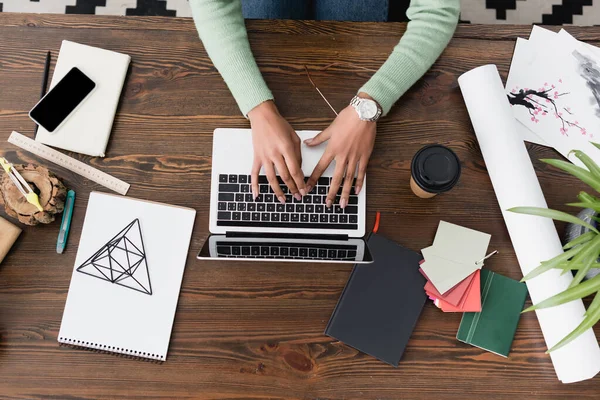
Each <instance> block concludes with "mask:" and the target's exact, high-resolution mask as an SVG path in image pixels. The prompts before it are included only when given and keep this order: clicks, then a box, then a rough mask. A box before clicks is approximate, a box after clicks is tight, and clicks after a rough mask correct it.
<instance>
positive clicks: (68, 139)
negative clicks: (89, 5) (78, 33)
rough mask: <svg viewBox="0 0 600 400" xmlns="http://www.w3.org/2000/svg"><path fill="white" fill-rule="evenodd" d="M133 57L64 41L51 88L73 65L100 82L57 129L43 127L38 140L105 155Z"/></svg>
mask: <svg viewBox="0 0 600 400" xmlns="http://www.w3.org/2000/svg"><path fill="white" fill-rule="evenodd" d="M130 61H131V57H129V56H128V55H126V54H121V53H116V52H114V51H109V50H104V49H99V48H97V47H91V46H86V45H83V44H79V43H75V42H70V41H68V40H63V42H62V45H61V47H60V53H59V55H58V60H57V61H56V67H55V68H54V74H53V75H52V82H51V83H50V89H51V88H53V87H54V85H56V84H57V83H58V82H59V81H60V80H61V79H62V78H63V77H64V76H65V75H66V74H67V72H69V71H70V70H71V69H72V68H73V67H77V68H79V69H80V70H81V71H82V72H83V73H84V74H86V75H87V76H88V77H90V79H92V80H93V81H94V82H95V83H96V87H95V88H94V91H93V92H92V93H91V94H90V95H89V96H88V97H87V98H86V99H85V100H83V102H82V103H81V105H80V106H79V107H78V108H77V109H76V110H75V111H74V112H73V113H72V114H71V115H69V117H68V118H67V119H66V121H65V122H64V123H63V124H62V125H61V126H60V127H59V128H58V129H57V130H56V131H54V132H48V131H47V130H45V129H44V128H42V127H41V126H40V127H39V129H38V133H37V136H36V140H37V141H38V142H42V143H45V144H47V145H49V146H53V147H58V148H60V149H64V150H70V151H74V152H76V153H81V154H87V155H90V156H97V157H104V153H105V151H106V146H107V144H108V138H109V137H110V132H111V129H112V125H113V120H114V119H115V113H116V112H117V106H118V104H119V98H120V96H121V90H122V89H123V83H124V82H125V76H126V75H127V68H129V62H130Z"/></svg>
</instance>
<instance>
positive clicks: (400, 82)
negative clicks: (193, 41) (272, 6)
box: [190, 0, 460, 115]
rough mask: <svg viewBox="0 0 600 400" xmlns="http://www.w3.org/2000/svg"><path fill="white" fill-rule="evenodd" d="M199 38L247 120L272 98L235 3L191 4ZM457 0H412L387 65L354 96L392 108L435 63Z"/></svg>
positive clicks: (209, 0) (194, 0) (195, 0)
mask: <svg viewBox="0 0 600 400" xmlns="http://www.w3.org/2000/svg"><path fill="white" fill-rule="evenodd" d="M190 6H191V8H192V13H193V16H194V22H195V23H196V28H197V29H198V33H199V34H200V39H202V42H203V43H204V47H205V48H206V51H207V52H208V55H209V56H210V58H211V59H212V61H213V63H214V64H215V67H217V69H218V70H219V72H220V73H221V76H222V77H223V79H224V80H225V82H226V83H227V86H228V87H229V90H231V93H232V94H233V97H234V98H235V100H236V101H237V103H238V106H239V107H240V110H241V111H242V113H243V114H244V115H247V114H248V112H249V111H250V110H252V109H253V108H254V107H256V106H257V105H259V104H260V103H262V102H264V101H266V100H270V99H273V94H272V93H271V91H270V90H269V88H268V87H267V84H266V83H265V81H264V79H263V77H262V75H261V74H260V71H259V69H258V66H257V65H256V61H255V60H254V56H253V55H252V50H250V44H249V43H248V35H247V33H246V28H245V26H244V19H243V17H242V5H241V1H240V0H190ZM459 10H460V3H459V0H412V1H411V2H410V7H409V8H408V11H407V12H406V15H407V17H408V19H409V20H410V22H409V23H408V27H407V29H406V32H405V33H404V35H403V36H402V38H401V39H400V42H398V44H397V45H396V46H395V47H394V49H393V51H392V53H391V54H390V56H389V57H388V59H387V61H386V62H385V63H384V64H383V65H382V66H381V68H379V70H378V71H377V72H376V73H375V74H374V75H373V76H372V77H371V79H369V81H368V82H367V83H365V85H364V86H363V87H362V88H360V89H359V90H358V92H364V93H367V94H368V95H369V96H371V97H372V98H374V99H375V100H376V101H377V102H378V103H379V104H380V105H381V107H382V108H383V113H384V114H387V113H388V111H389V110H390V108H391V107H392V105H394V103H395V102H396V101H397V100H398V99H399V98H400V96H402V95H403V94H404V92H406V91H407V90H408V89H409V88H410V87H411V86H412V85H413V84H414V83H415V82H416V81H417V80H418V79H419V78H421V76H423V74H425V72H427V70H428V69H429V67H431V65H432V64H433V63H434V62H435V60H436V59H437V58H438V57H439V55H440V54H441V53H442V51H443V50H444V48H445V47H446V45H447V44H448V42H449V41H450V38H451V37H452V34H453V33H454V29H455V28H456V24H457V22H458V14H459Z"/></svg>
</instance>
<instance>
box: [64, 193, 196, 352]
mask: <svg viewBox="0 0 600 400" xmlns="http://www.w3.org/2000/svg"><path fill="white" fill-rule="evenodd" d="M195 217H196V211H195V210H193V209H190V208H183V207H177V206H171V205H167V204H160V203H154V202H150V201H144V200H136V199H131V198H128V197H123V196H117V195H111V194H105V193H98V192H93V193H92V194H91V195H90V199H89V203H88V207H87V211H86V215H85V221H84V223H83V230H82V232H81V239H80V242H79V248H78V250H77V256H76V259H75V266H74V268H73V275H72V277H71V285H70V287H69V294H68V296H67V302H66V305H65V310H64V313H63V318H62V323H61V326H60V332H59V334H58V341H59V342H60V343H63V344H68V345H73V346H78V347H84V348H89V349H95V350H101V351H108V352H113V353H121V354H126V355H129V356H134V357H141V358H150V359H154V360H159V361H165V360H166V358H167V350H168V347H169V340H170V337H171V329H172V327H173V320H174V318H175V309H176V307H177V300H178V298H179V290H180V287H181V281H182V278H183V271H184V269H185V262H186V259H187V255H188V249H189V244H190V239H191V236H192V229H193V227H194V219H195Z"/></svg>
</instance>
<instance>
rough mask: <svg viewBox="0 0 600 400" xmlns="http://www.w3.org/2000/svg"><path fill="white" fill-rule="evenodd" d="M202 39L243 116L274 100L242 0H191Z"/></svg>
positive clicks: (193, 13)
mask: <svg viewBox="0 0 600 400" xmlns="http://www.w3.org/2000/svg"><path fill="white" fill-rule="evenodd" d="M190 7H191V9H192V15H193V17H194V22H195V24H196V28H197V29H198V34H199V35H200V39H201V40H202V43H203V44H204V48H205V49H206V51H207V52H208V55H209V56H210V58H211V60H212V62H213V64H214V65H215V67H216V68H217V69H218V70H219V73H220V74H221V76H222V77H223V79H224V80H225V83H226V84H227V87H229V90H230V91H231V93H232V94H233V97H234V98H235V100H236V101H237V104H238V106H239V107H240V110H241V111H242V114H244V115H247V114H248V112H250V110H252V109H253V108H254V107H256V106H257V105H259V104H260V103H262V102H264V101H266V100H271V99H273V94H272V93H271V91H270V90H269V88H268V87H267V84H266V83H265V81H264V79H263V77H262V75H261V73H260V71H259V69H258V66H257V65H256V61H255V60H254V56H253V55H252V50H251V49H250V43H249V42H248V33H247V32H246V27H245V25H244V18H243V16H242V3H241V1H240V0H190Z"/></svg>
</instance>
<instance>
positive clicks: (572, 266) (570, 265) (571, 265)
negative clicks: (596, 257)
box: [554, 261, 600, 271]
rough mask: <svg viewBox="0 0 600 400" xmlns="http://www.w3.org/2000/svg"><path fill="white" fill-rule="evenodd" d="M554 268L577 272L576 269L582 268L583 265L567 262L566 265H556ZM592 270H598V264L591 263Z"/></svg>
mask: <svg viewBox="0 0 600 400" xmlns="http://www.w3.org/2000/svg"><path fill="white" fill-rule="evenodd" d="M554 268H556V269H564V270H567V271H571V270H578V269H581V268H583V263H572V262H571V261H567V262H566V263H562V264H559V265H556V266H555V267H554ZM592 268H600V263H598V262H595V263H593V264H592Z"/></svg>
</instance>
